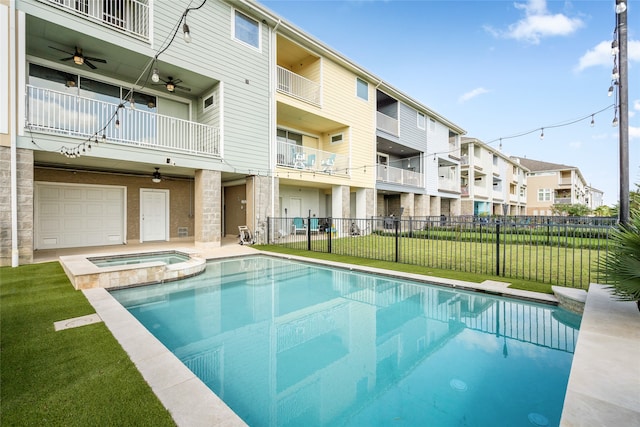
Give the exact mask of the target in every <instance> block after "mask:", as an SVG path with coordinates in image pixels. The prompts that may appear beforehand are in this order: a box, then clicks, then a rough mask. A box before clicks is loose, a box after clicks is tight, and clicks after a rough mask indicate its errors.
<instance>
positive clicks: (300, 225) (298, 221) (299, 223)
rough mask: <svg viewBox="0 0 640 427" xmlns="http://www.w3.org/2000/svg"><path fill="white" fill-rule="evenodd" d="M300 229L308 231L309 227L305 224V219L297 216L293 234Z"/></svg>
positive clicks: (294, 221)
mask: <svg viewBox="0 0 640 427" xmlns="http://www.w3.org/2000/svg"><path fill="white" fill-rule="evenodd" d="M299 231H301V232H303V233H306V232H307V227H306V226H305V225H304V219H302V218H300V217H298V216H297V217H295V218H293V234H298V232H299Z"/></svg>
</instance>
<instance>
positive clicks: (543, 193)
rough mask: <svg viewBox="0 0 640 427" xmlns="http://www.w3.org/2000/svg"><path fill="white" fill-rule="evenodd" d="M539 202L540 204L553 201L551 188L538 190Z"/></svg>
mask: <svg viewBox="0 0 640 427" xmlns="http://www.w3.org/2000/svg"><path fill="white" fill-rule="evenodd" d="M538 201H539V202H549V201H551V190H550V189H549V188H540V189H539V190H538Z"/></svg>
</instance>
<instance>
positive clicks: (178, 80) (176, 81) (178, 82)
mask: <svg viewBox="0 0 640 427" xmlns="http://www.w3.org/2000/svg"><path fill="white" fill-rule="evenodd" d="M172 82H173V84H174V85H176V86H177V85H179V84H180V83H182V80H180V79H175V80H172Z"/></svg>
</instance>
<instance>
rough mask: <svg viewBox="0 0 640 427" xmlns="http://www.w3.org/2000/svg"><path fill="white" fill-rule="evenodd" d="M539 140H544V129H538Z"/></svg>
mask: <svg viewBox="0 0 640 427" xmlns="http://www.w3.org/2000/svg"><path fill="white" fill-rule="evenodd" d="M540 139H544V128H541V129H540Z"/></svg>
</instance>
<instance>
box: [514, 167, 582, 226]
mask: <svg viewBox="0 0 640 427" xmlns="http://www.w3.org/2000/svg"><path fill="white" fill-rule="evenodd" d="M512 158H513V159H514V160H516V161H519V162H520V164H521V165H522V166H524V167H526V168H527V169H528V170H529V172H528V173H527V187H528V190H527V208H526V212H527V215H553V211H552V207H553V205H555V204H565V205H573V204H582V205H588V204H589V203H590V202H589V195H588V188H589V186H588V185H587V182H586V180H585V179H584V177H583V176H582V173H581V172H580V169H578V168H577V167H575V166H567V165H561V164H557V163H549V162H544V161H540V160H533V159H527V158H525V157H512Z"/></svg>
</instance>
